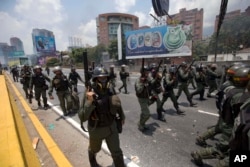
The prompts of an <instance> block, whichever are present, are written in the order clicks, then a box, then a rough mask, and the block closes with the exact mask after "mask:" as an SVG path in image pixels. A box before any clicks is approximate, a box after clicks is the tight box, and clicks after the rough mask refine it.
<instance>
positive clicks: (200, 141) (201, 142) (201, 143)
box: [195, 136, 207, 147]
mask: <svg viewBox="0 0 250 167" xmlns="http://www.w3.org/2000/svg"><path fill="white" fill-rule="evenodd" d="M195 140H196V144H197V145H199V146H202V147H206V146H207V142H206V140H205V139H204V138H202V137H201V136H198V137H196V139H195Z"/></svg>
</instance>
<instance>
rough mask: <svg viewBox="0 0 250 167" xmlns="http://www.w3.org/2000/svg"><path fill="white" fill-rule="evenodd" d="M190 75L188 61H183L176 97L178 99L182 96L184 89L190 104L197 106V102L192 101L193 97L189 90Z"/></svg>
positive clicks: (179, 72)
mask: <svg viewBox="0 0 250 167" xmlns="http://www.w3.org/2000/svg"><path fill="white" fill-rule="evenodd" d="M189 76H190V69H189V68H188V67H187V63H186V62H182V64H181V68H180V69H179V71H178V81H179V83H178V92H177V95H176V99H177V100H178V98H179V97H180V95H181V93H182V91H184V93H185V94H186V97H187V100H188V102H189V103H190V106H191V107H193V106H195V105H196V104H197V103H193V101H192V97H191V95H190V93H189V90H188V79H189Z"/></svg>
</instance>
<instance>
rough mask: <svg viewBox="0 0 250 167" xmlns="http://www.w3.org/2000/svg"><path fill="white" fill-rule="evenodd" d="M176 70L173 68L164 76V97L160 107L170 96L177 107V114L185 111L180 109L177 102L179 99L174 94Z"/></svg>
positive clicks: (161, 106)
mask: <svg viewBox="0 0 250 167" xmlns="http://www.w3.org/2000/svg"><path fill="white" fill-rule="evenodd" d="M174 72H175V70H174V69H173V68H172V69H171V70H170V72H169V74H166V75H165V76H163V87H164V92H163V97H162V101H161V104H160V108H163V105H164V103H165V102H166V101H167V99H168V98H169V97H170V99H171V101H172V102H173V105H174V108H175V109H176V112H177V114H182V113H183V111H181V110H180V108H179V105H178V103H177V99H176V97H175V94H174V86H175V82H176V78H175V76H174Z"/></svg>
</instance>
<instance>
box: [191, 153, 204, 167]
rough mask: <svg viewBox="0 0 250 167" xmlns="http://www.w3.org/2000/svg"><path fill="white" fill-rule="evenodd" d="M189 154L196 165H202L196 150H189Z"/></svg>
mask: <svg viewBox="0 0 250 167" xmlns="http://www.w3.org/2000/svg"><path fill="white" fill-rule="evenodd" d="M191 156H192V158H193V160H194V163H195V164H196V165H197V166H203V162H202V158H201V156H200V155H199V154H198V153H197V152H196V151H193V152H191Z"/></svg>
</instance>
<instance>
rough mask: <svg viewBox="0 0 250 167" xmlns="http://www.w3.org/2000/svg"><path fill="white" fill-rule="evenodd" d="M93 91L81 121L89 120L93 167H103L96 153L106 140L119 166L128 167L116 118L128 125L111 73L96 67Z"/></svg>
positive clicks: (81, 113) (82, 106)
mask: <svg viewBox="0 0 250 167" xmlns="http://www.w3.org/2000/svg"><path fill="white" fill-rule="evenodd" d="M92 81H93V83H92V84H91V89H90V88H89V89H88V90H87V91H86V96H84V98H83V101H82V105H81V108H80V111H79V113H80V115H79V117H80V120H81V121H82V122H85V121H87V120H88V129H89V131H88V132H89V149H88V154H89V162H90V166H91V167H99V165H98V163H97V161H96V153H98V152H99V151H100V149H101V145H102V140H105V141H106V143H107V146H108V148H109V150H110V152H111V156H112V158H113V161H114V165H115V166H116V167H125V164H124V160H123V153H122V150H121V148H120V141H119V135H118V129H117V124H116V121H115V117H116V115H119V117H120V118H121V122H122V124H124V122H125V115H124V112H123V109H122V106H121V101H120V99H119V97H118V96H117V95H115V94H114V92H113V90H112V89H111V87H110V81H109V74H108V71H107V70H106V69H104V68H103V67H96V68H95V69H94V72H93V75H92Z"/></svg>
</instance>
